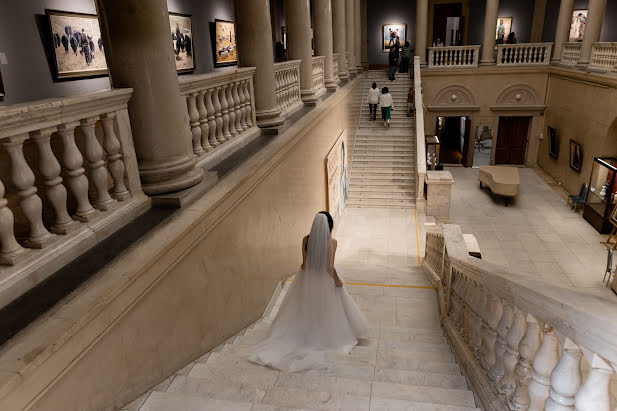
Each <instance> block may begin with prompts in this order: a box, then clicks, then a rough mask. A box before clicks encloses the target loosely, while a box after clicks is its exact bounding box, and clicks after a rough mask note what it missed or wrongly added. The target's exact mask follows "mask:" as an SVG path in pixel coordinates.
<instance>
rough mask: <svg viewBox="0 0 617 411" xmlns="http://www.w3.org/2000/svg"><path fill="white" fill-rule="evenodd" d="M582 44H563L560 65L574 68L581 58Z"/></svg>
mask: <svg viewBox="0 0 617 411" xmlns="http://www.w3.org/2000/svg"><path fill="white" fill-rule="evenodd" d="M582 45H583V44H582V43H563V51H562V55H561V64H563V65H564V66H575V65H576V63H578V59H579V57H580V56H581V47H582Z"/></svg>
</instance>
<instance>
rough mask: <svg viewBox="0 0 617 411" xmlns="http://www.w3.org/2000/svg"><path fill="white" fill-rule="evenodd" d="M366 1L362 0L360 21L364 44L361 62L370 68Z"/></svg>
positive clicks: (366, 67) (365, 67)
mask: <svg viewBox="0 0 617 411" xmlns="http://www.w3.org/2000/svg"><path fill="white" fill-rule="evenodd" d="M366 1H367V0H360V13H361V14H360V19H361V20H362V21H361V22H360V23H361V24H360V29H361V37H362V40H361V41H362V45H361V56H360V59H361V62H362V67H363V68H364V69H365V70H368V50H367V47H368V39H367V36H368V25H367V8H366V7H367V6H366Z"/></svg>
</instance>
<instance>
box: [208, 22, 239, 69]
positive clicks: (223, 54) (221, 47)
mask: <svg viewBox="0 0 617 411" xmlns="http://www.w3.org/2000/svg"><path fill="white" fill-rule="evenodd" d="M214 27H215V28H214V30H215V35H214V43H215V45H214V67H223V66H234V65H236V64H238V47H237V44H236V25H235V24H234V23H233V22H231V21H225V20H214Z"/></svg>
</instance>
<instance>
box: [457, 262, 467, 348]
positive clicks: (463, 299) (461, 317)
mask: <svg viewBox="0 0 617 411" xmlns="http://www.w3.org/2000/svg"><path fill="white" fill-rule="evenodd" d="M459 279H460V282H461V285H460V288H461V292H460V294H459V296H458V303H459V312H458V313H457V316H456V324H457V327H458V332H459V334H461V336H462V335H463V331H464V329H465V312H466V310H467V298H468V297H467V296H468V295H469V281H467V280H466V278H465V277H463V276H462V275H460V274H459Z"/></svg>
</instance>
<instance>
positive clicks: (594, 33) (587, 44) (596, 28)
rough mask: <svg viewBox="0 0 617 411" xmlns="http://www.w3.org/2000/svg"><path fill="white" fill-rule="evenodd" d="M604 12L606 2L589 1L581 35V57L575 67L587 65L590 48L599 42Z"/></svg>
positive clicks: (602, 0)
mask: <svg viewBox="0 0 617 411" xmlns="http://www.w3.org/2000/svg"><path fill="white" fill-rule="evenodd" d="M605 11H606V0H589V12H588V13H587V22H586V23H585V34H584V35H583V44H582V45H581V56H580V57H579V59H578V63H577V66H587V65H588V64H589V60H590V59H591V46H592V45H593V43H596V42H598V41H600V32H601V31H602V21H603V20H604V12H605Z"/></svg>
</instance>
